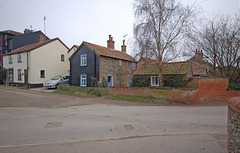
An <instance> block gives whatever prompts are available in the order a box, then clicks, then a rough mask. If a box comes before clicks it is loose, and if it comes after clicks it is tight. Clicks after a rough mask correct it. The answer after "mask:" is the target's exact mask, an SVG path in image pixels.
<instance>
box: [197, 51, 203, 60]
mask: <svg viewBox="0 0 240 153" xmlns="http://www.w3.org/2000/svg"><path fill="white" fill-rule="evenodd" d="M195 57H197V58H199V59H201V60H202V59H203V52H202V50H197V49H196V52H195Z"/></svg>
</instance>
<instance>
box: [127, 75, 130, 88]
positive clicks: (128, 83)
mask: <svg viewBox="0 0 240 153" xmlns="http://www.w3.org/2000/svg"><path fill="white" fill-rule="evenodd" d="M127 86H128V87H130V75H128V82H127Z"/></svg>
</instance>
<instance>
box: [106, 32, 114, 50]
mask: <svg viewBox="0 0 240 153" xmlns="http://www.w3.org/2000/svg"><path fill="white" fill-rule="evenodd" d="M107 47H108V48H111V49H114V41H113V37H112V36H111V35H109V40H108V41H107Z"/></svg>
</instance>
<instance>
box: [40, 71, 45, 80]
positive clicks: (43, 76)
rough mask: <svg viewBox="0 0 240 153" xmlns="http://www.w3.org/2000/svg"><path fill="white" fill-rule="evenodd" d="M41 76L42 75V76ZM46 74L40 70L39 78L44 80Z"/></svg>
mask: <svg viewBox="0 0 240 153" xmlns="http://www.w3.org/2000/svg"><path fill="white" fill-rule="evenodd" d="M42 72H43V73H42ZM42 74H43V75H42ZM45 76H46V72H45V70H40V78H45Z"/></svg>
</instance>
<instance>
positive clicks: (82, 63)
mask: <svg viewBox="0 0 240 153" xmlns="http://www.w3.org/2000/svg"><path fill="white" fill-rule="evenodd" d="M80 66H87V54H82V55H81V56H80Z"/></svg>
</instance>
